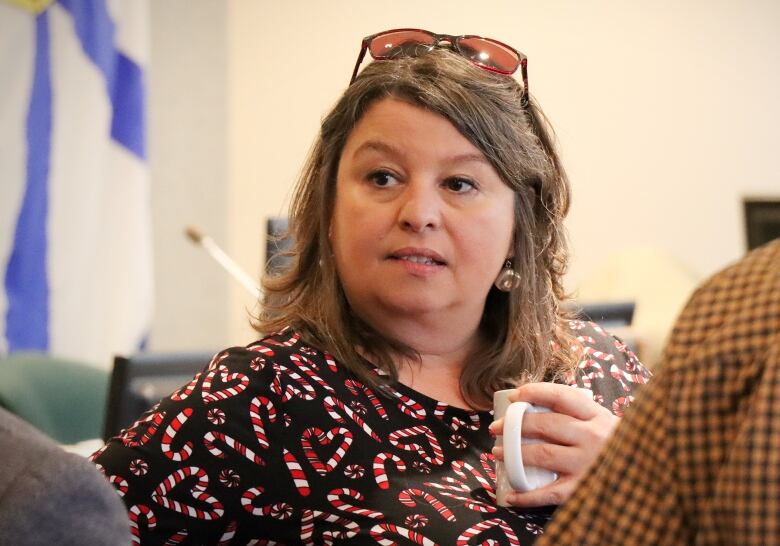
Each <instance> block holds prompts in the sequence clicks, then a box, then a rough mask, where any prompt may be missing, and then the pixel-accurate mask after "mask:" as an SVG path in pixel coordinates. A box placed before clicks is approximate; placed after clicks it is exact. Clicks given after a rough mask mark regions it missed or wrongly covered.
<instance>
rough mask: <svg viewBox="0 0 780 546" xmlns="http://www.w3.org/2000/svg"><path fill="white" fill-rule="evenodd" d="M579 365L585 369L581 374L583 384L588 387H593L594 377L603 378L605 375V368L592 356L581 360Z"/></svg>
mask: <svg viewBox="0 0 780 546" xmlns="http://www.w3.org/2000/svg"><path fill="white" fill-rule="evenodd" d="M577 367H578V368H579V369H581V370H582V371H583V374H582V376H581V377H582V386H583V387H584V388H586V389H591V388H592V387H593V380H594V379H601V378H603V377H604V370H603V369H602V368H601V364H600V363H599V362H596V361H595V360H593V359H592V358H586V359H585V360H583V361H582V362H580V363H579V364H578V365H577Z"/></svg>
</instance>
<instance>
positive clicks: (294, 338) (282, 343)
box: [264, 332, 301, 347]
mask: <svg viewBox="0 0 780 546" xmlns="http://www.w3.org/2000/svg"><path fill="white" fill-rule="evenodd" d="M279 333H280V334H282V333H284V332H279ZM300 340H301V336H300V334H298V333H297V332H296V333H294V334H293V335H292V337H290V339H288V340H286V341H276V340H274V339H266V340H264V343H267V344H268V345H276V346H277V347H292V346H293V345H295V344H296V343H298V342H299V341H300Z"/></svg>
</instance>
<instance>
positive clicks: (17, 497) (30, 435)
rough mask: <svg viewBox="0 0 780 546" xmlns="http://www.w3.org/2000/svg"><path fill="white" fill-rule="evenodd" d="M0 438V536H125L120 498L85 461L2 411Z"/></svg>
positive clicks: (104, 539) (65, 540)
mask: <svg viewBox="0 0 780 546" xmlns="http://www.w3.org/2000/svg"><path fill="white" fill-rule="evenodd" d="M0 437H2V440H1V441H0V449H2V453H3V465H2V471H0V499H1V500H0V536H2V537H3V538H4V539H6V540H9V544H33V543H35V544H39V543H40V544H43V543H48V542H52V543H55V542H56V543H58V544H78V543H82V542H81V541H82V540H84V541H86V542H88V543H89V544H97V545H102V544H106V545H108V544H119V543H122V542H127V541H128V540H129V538H130V532H129V531H130V529H129V522H128V519H127V514H126V512H125V510H124V507H123V505H122V502H121V500H120V499H119V497H118V496H117V494H116V492H115V491H114V490H113V489H112V488H111V486H110V485H109V484H108V482H106V480H105V479H104V478H103V476H101V475H100V473H99V472H98V470H97V469H96V468H95V466H94V465H92V464H91V463H90V462H89V461H87V460H86V459H84V458H82V457H79V456H77V455H73V454H71V453H66V452H65V451H63V450H62V449H61V448H60V447H59V446H58V445H57V444H55V443H54V442H53V441H51V440H49V439H48V438H47V437H45V436H43V435H42V434H40V433H38V432H37V431H35V430H34V429H32V427H30V426H29V425H27V424H26V423H23V422H21V421H20V420H19V419H17V418H15V417H14V416H11V415H9V414H7V413H6V412H0ZM74 541H75V542H74ZM86 542H83V543H86Z"/></svg>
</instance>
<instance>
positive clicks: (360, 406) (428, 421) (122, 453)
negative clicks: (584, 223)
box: [93, 321, 650, 546]
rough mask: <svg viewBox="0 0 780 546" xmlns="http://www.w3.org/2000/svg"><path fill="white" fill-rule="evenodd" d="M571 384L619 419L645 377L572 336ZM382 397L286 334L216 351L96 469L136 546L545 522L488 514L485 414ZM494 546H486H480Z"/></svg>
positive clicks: (524, 528) (435, 537)
mask: <svg viewBox="0 0 780 546" xmlns="http://www.w3.org/2000/svg"><path fill="white" fill-rule="evenodd" d="M571 327H572V328H573V329H574V330H576V334H577V335H578V337H579V339H580V341H581V342H582V344H583V347H584V350H583V351H582V355H581V361H580V364H579V366H578V368H577V370H576V374H575V378H573V381H572V384H574V383H575V382H576V384H577V385H578V386H580V387H587V388H590V389H591V390H593V392H594V397H595V399H596V400H597V401H598V402H599V403H600V404H602V405H604V406H605V407H607V408H608V409H610V410H611V411H612V412H613V413H615V414H617V415H621V414H622V411H623V409H624V408H625V407H626V406H627V405H628V404H630V402H631V401H632V393H633V390H634V388H635V387H636V386H637V385H639V384H642V383H645V382H646V381H647V379H648V378H649V376H650V374H649V372H648V371H647V370H646V369H645V368H644V367H643V366H642V365H641V364H640V363H639V361H638V360H637V359H636V357H635V356H634V355H633V353H632V352H631V351H630V350H628V348H627V347H626V346H625V344H624V343H622V342H621V341H620V340H618V339H617V338H615V337H613V336H611V335H609V334H607V333H606V332H604V331H603V330H601V329H600V328H599V327H598V326H596V325H595V324H592V323H584V322H579V321H575V322H572V323H571ZM387 392H388V393H389V396H387V395H383V396H379V394H378V393H377V392H376V390H374V389H371V388H368V387H366V386H364V385H363V384H362V383H361V382H360V381H359V380H358V379H357V378H356V377H355V376H354V375H353V374H352V373H350V372H349V371H348V370H347V369H346V368H344V367H343V366H341V365H339V363H337V362H335V361H334V359H333V358H332V357H330V356H329V355H328V354H325V353H323V352H321V351H319V350H317V349H316V348H314V347H312V346H311V345H309V344H307V343H305V342H304V341H303V340H302V339H301V338H300V336H299V335H298V334H296V333H294V332H292V331H290V330H287V331H285V332H282V333H280V334H277V335H272V336H269V337H267V338H265V339H263V340H260V341H258V342H256V343H253V344H252V345H249V346H248V347H246V348H232V349H228V350H226V351H224V352H222V353H220V354H218V355H216V356H215V357H214V359H213V360H212V361H211V362H210V363H209V365H208V366H207V367H206V369H205V370H203V372H201V373H200V374H198V375H197V376H196V377H195V378H194V379H193V380H192V381H191V382H190V383H189V384H188V385H186V386H184V387H182V388H181V389H180V390H178V391H177V392H175V393H173V394H172V395H171V396H170V397H169V398H167V399H165V400H163V401H162V402H160V403H159V404H158V405H157V406H155V407H154V408H153V409H151V410H150V411H149V412H147V413H146V414H145V415H144V416H143V417H142V418H141V419H140V420H139V421H137V422H136V423H135V424H134V425H133V426H132V427H131V428H129V429H128V430H126V431H123V432H122V433H121V434H120V435H119V436H117V437H116V438H113V439H112V440H111V441H110V442H109V443H108V444H107V445H106V446H105V447H103V448H102V449H101V450H100V451H98V452H97V453H95V455H93V460H94V462H95V463H96V464H97V465H98V466H99V467H100V468H101V469H102V470H103V471H104V472H105V474H106V476H107V478H108V479H109V481H110V482H111V483H112V484H113V485H114V486H115V487H116V488H117V490H118V492H119V493H120V495H122V497H123V499H124V501H125V504H126V505H127V508H128V511H129V515H130V520H131V525H132V531H133V535H134V540H135V543H139V544H143V545H149V546H157V545H163V544H165V545H175V544H193V545H194V544H219V545H231V546H233V545H258V546H259V545H271V544H334V543H336V544H347V543H351V544H377V543H379V544H385V545H389V544H423V545H433V544H440V545H455V544H457V545H466V544H482V543H485V541H488V543H489V544H511V545H516V544H524V545H525V544H530V543H531V542H533V539H534V537H535V536H536V535H539V534H541V533H542V531H543V527H544V525H545V523H546V522H547V521H548V519H549V518H550V515H551V514H552V512H553V510H554V507H546V508H538V509H522V510H520V509H509V508H501V507H498V506H496V504H495V493H494V489H495V474H494V466H495V465H494V460H493V457H492V455H491V454H490V450H491V448H492V447H493V443H494V442H493V438H492V437H491V436H490V433H489V432H488V425H489V424H490V423H491V422H492V420H493V417H492V412H479V411H467V410H464V409H460V408H456V407H452V406H448V405H447V404H443V403H440V402H437V401H436V400H433V399H431V398H429V397H427V396H425V395H423V394H421V393H419V392H416V391H414V390H412V389H410V388H408V387H406V386H404V385H402V384H400V383H396V384H394V385H392V386H391V387H390V388H389V389H388V390H387ZM490 539H492V541H493V542H490Z"/></svg>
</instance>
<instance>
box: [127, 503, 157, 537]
mask: <svg viewBox="0 0 780 546" xmlns="http://www.w3.org/2000/svg"><path fill="white" fill-rule="evenodd" d="M127 514H128V517H129V518H130V534H132V535H133V536H132V540H133V544H141V532H140V531H139V530H138V520H140V519H143V520H145V521H146V529H147V530H149V531H151V530H152V529H154V528H155V527H156V526H157V517H156V516H155V515H154V512H152V509H151V508H149V507H148V506H146V505H145V504H134V505H133V506H131V507H130V508H129V509H128V510H127Z"/></svg>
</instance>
